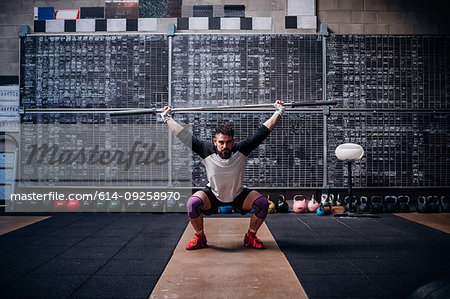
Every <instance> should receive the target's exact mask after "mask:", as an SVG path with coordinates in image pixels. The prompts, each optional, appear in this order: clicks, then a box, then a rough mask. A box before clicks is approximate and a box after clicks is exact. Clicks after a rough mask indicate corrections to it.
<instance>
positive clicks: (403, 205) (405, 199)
mask: <svg viewBox="0 0 450 299" xmlns="http://www.w3.org/2000/svg"><path fill="white" fill-rule="evenodd" d="M409 201H410V199H409V196H408V195H399V196H398V198H397V202H398V211H399V212H400V213H408V212H409Z"/></svg>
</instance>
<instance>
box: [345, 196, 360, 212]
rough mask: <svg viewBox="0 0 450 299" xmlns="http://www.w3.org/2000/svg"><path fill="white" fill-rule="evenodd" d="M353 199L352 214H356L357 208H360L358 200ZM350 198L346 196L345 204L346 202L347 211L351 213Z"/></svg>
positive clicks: (354, 197)
mask: <svg viewBox="0 0 450 299" xmlns="http://www.w3.org/2000/svg"><path fill="white" fill-rule="evenodd" d="M352 197H353V201H352V210H351V211H350V212H354V211H356V209H357V207H358V198H357V197H356V196H352ZM348 198H349V197H348V196H346V197H345V198H344V202H345V211H349V210H350V203H349V200H348Z"/></svg>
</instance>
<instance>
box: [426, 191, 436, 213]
mask: <svg viewBox="0 0 450 299" xmlns="http://www.w3.org/2000/svg"><path fill="white" fill-rule="evenodd" d="M427 210H428V211H429V212H431V213H438V212H439V197H437V196H436V195H430V196H428V197H427Z"/></svg>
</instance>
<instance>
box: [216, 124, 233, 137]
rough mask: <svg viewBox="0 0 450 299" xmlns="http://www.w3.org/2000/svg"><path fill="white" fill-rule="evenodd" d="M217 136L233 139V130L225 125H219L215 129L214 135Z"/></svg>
mask: <svg viewBox="0 0 450 299" xmlns="http://www.w3.org/2000/svg"><path fill="white" fill-rule="evenodd" d="M217 134H223V135H227V136H231V137H234V129H233V128H232V127H231V126H229V125H227V124H221V125H218V126H217V128H216V135H217Z"/></svg>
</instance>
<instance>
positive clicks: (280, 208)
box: [277, 195, 289, 213]
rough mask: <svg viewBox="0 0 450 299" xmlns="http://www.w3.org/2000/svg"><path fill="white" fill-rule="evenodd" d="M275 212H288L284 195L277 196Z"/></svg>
mask: <svg viewBox="0 0 450 299" xmlns="http://www.w3.org/2000/svg"><path fill="white" fill-rule="evenodd" d="M277 212H278V213H287V212H289V204H288V203H287V202H286V198H284V195H280V196H278V202H277Z"/></svg>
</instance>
